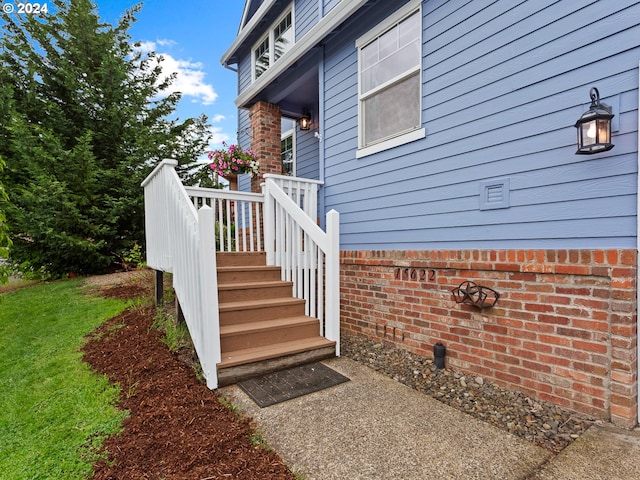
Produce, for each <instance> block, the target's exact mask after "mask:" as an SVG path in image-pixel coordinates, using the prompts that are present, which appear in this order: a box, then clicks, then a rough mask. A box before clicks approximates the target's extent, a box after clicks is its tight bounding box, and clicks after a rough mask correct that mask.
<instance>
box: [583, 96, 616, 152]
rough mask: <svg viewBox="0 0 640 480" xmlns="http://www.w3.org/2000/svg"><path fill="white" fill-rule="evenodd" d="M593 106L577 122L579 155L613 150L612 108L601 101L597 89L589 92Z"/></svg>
mask: <svg viewBox="0 0 640 480" xmlns="http://www.w3.org/2000/svg"><path fill="white" fill-rule="evenodd" d="M589 96H590V97H591V105H590V107H589V110H587V111H586V112H585V113H583V114H582V116H581V117H580V120H578V121H577V122H576V128H577V129H578V151H577V152H576V154H579V155H591V154H593V153H600V152H606V151H607V150H611V149H612V148H613V144H612V143H611V119H612V118H613V117H614V115H613V114H612V113H611V107H610V106H609V105H607V104H606V103H603V102H601V101H600V92H598V89H597V88H596V87H593V88H592V89H591V90H590V91H589Z"/></svg>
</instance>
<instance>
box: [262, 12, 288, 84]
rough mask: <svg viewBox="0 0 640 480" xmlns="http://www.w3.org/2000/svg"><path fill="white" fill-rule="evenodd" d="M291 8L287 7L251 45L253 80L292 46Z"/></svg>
mask: <svg viewBox="0 0 640 480" xmlns="http://www.w3.org/2000/svg"><path fill="white" fill-rule="evenodd" d="M294 41H295V38H294V29H293V8H289V10H287V12H286V13H285V14H284V15H282V16H281V17H280V18H279V19H278V20H277V21H276V22H275V23H274V24H273V25H271V26H270V27H269V30H268V32H267V34H266V35H265V36H264V37H262V38H261V39H260V41H259V42H258V43H257V44H256V45H255V46H254V47H253V49H252V55H251V63H252V71H253V74H252V78H253V80H254V81H255V80H256V79H257V78H259V77H260V75H262V74H263V73H264V72H266V71H267V70H268V69H269V67H270V66H271V65H273V64H274V63H275V62H276V61H277V60H278V59H279V58H280V57H282V55H284V54H285V53H286V52H287V51H289V49H290V48H291V47H292V46H293V43H294Z"/></svg>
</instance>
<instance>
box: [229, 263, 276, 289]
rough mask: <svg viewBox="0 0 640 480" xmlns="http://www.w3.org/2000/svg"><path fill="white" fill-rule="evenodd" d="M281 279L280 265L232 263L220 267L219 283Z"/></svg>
mask: <svg viewBox="0 0 640 480" xmlns="http://www.w3.org/2000/svg"><path fill="white" fill-rule="evenodd" d="M275 280H281V270H280V267H267V266H265V265H262V266H259V265H232V266H228V267H218V284H222V285H224V284H229V283H247V282H262V281H265V282H266V281H275Z"/></svg>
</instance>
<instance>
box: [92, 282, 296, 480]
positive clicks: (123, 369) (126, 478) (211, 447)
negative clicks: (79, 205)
mask: <svg viewBox="0 0 640 480" xmlns="http://www.w3.org/2000/svg"><path fill="white" fill-rule="evenodd" d="M101 291H102V293H103V294H105V295H108V296H115V297H119V298H132V297H135V296H140V295H141V294H144V293H148V292H146V291H144V289H142V290H141V289H140V285H139V284H129V285H126V286H122V285H119V286H116V287H114V286H110V287H104V288H102V289H101ZM154 313H155V310H154V308H151V307H135V308H131V309H129V310H127V311H125V312H124V313H123V314H122V315H120V316H118V317H115V318H113V319H111V320H109V321H107V322H106V323H105V324H103V325H102V326H101V327H100V328H99V329H98V330H96V332H94V334H93V335H92V336H91V338H90V340H89V342H88V343H87V344H86V346H85V347H84V348H83V352H84V360H85V361H86V362H88V363H89V364H90V365H91V366H92V367H93V368H94V369H95V370H97V371H98V372H101V373H104V374H106V375H107V376H108V377H109V378H110V379H111V381H113V382H118V383H119V384H120V388H121V394H120V407H121V408H122V409H125V410H128V411H129V412H130V415H129V417H128V418H127V419H126V420H125V422H124V425H123V427H124V430H123V431H122V432H121V433H120V434H119V435H116V436H113V437H111V438H109V439H107V441H106V442H105V443H104V445H103V452H104V453H105V456H106V458H105V459H104V460H101V461H99V462H98V463H97V464H96V465H95V466H94V470H95V477H94V479H97V480H107V479H109V480H115V479H118V480H133V479H147V478H148V479H166V480H173V479H189V480H193V479H195V480H204V479H207V480H213V479H252V480H254V479H274V480H279V479H289V480H291V479H294V478H295V477H294V475H293V474H292V473H291V472H290V471H289V469H288V468H287V466H286V465H285V464H284V463H283V462H282V460H281V459H280V458H279V457H278V455H277V454H276V453H275V452H273V451H267V450H266V449H264V448H262V447H259V446H258V447H256V446H254V445H252V443H251V439H250V437H251V435H252V434H253V433H254V431H255V429H254V428H253V426H252V423H251V421H250V419H247V418H238V416H237V415H236V414H235V413H234V412H232V411H231V410H229V409H228V408H226V407H225V406H223V405H222V404H221V403H220V401H219V396H218V395H217V394H216V393H215V392H212V391H211V390H209V389H208V388H207V387H206V386H205V385H204V384H203V383H202V382H200V381H198V379H197V378H196V376H195V373H194V371H193V369H192V368H191V367H190V366H189V365H187V364H185V363H184V362H181V361H180V360H178V358H177V357H176V356H175V355H174V354H172V353H171V352H170V351H169V350H168V348H167V347H166V346H165V345H164V344H163V343H161V342H160V338H161V336H162V333H161V332H160V331H158V330H155V329H153V328H152V327H151V324H152V323H153V316H154Z"/></svg>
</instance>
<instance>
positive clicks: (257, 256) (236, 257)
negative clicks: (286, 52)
mask: <svg viewBox="0 0 640 480" xmlns="http://www.w3.org/2000/svg"><path fill="white" fill-rule="evenodd" d="M216 263H217V265H218V267H233V266H243V265H245V266H249V265H254V266H259V265H262V266H264V265H266V264H267V254H266V253H265V252H218V253H217V254H216Z"/></svg>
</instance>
